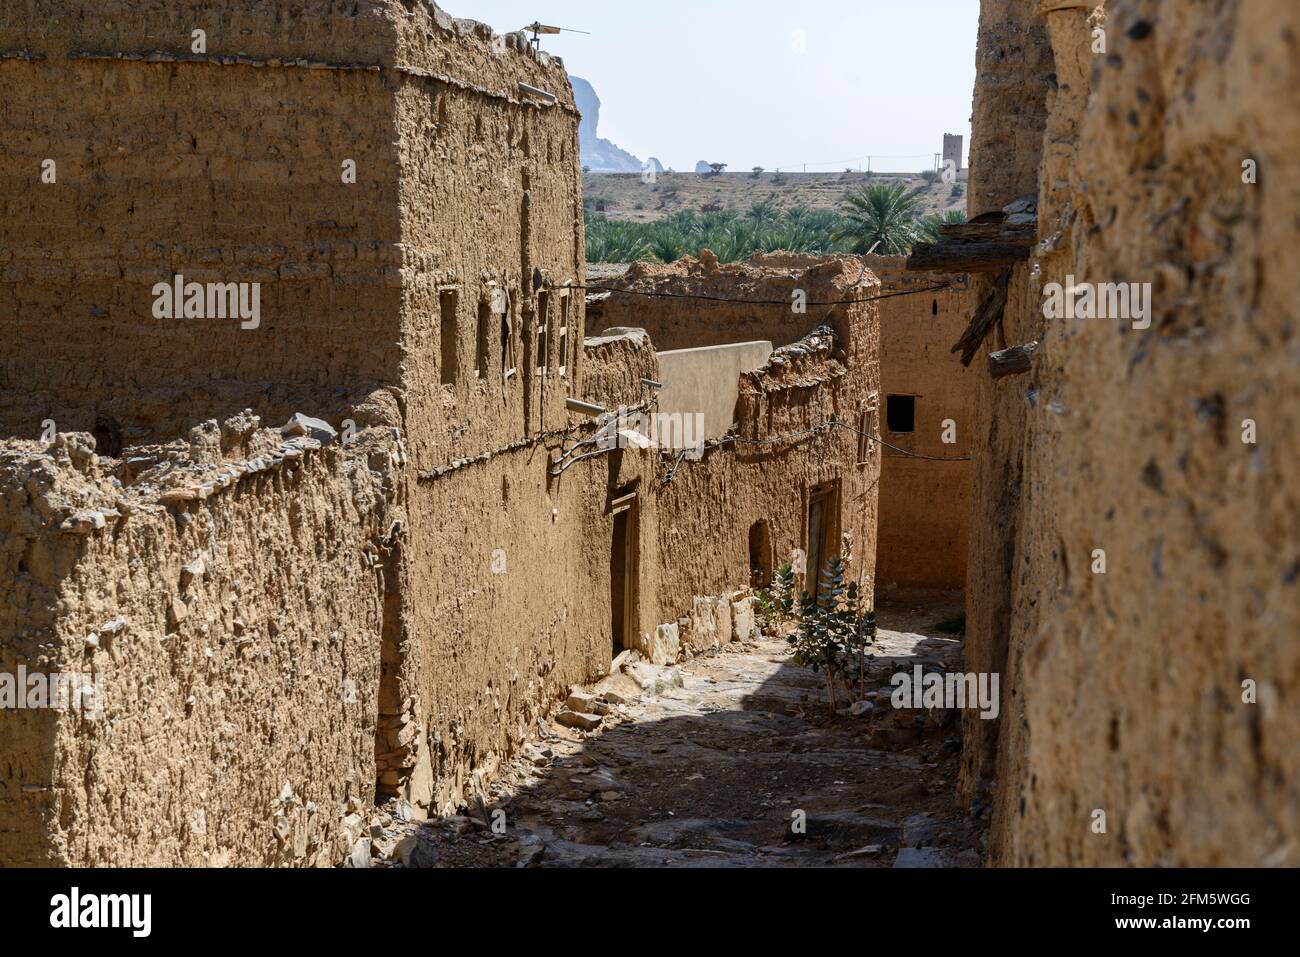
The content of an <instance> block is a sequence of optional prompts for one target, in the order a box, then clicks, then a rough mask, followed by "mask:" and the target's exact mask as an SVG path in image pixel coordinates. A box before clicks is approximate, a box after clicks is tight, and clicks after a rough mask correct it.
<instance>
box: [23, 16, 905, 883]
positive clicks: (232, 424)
mask: <svg viewBox="0 0 1300 957" xmlns="http://www.w3.org/2000/svg"><path fill="white" fill-rule="evenodd" d="M90 9H91V8H90V7H89V6H87V5H85V4H75V3H73V4H68V3H60V4H53V3H42V2H37V3H32V4H24V5H17V6H16V5H8V6H6V8H5V9H4V10H3V11H2V12H0V51H3V59H0V84H2V85H3V88H4V89H5V91H6V98H7V100H8V103H7V112H6V113H5V117H4V121H3V122H4V124H5V129H4V138H5V142H6V149H5V151H4V153H3V154H2V155H0V184H3V190H4V195H5V201H6V215H5V217H4V218H3V219H2V220H0V325H2V327H3V338H4V341H5V342H6V351H5V352H4V354H3V357H2V358H0V428H2V429H3V436H4V439H5V441H4V444H3V446H0V672H6V673H16V672H17V671H18V669H20V668H23V669H27V670H29V671H31V672H40V673H59V674H65V673H67V674H74V675H78V676H82V677H83V678H85V679H86V682H87V687H88V688H91V689H101V688H102V691H96V692H95V693H96V694H98V695H99V703H100V704H102V713H95V712H92V711H91V710H89V709H87V710H79V709H76V708H71V709H66V710H55V709H49V708H32V709H12V710H5V711H4V712H3V713H0V721H3V722H4V724H5V728H4V734H3V736H0V833H3V840H0V863H4V864H121V865H141V864H154V865H218V864H235V865H248V864H332V863H335V862H337V861H339V860H341V859H342V858H343V857H344V856H345V855H346V854H347V853H348V851H349V850H350V848H351V846H352V845H353V844H354V843H356V842H357V841H358V839H359V838H360V834H359V828H358V826H357V825H356V824H355V823H352V822H356V821H359V820H360V818H358V817H357V816H356V812H364V810H365V809H366V808H367V807H368V806H370V805H372V804H373V803H374V802H375V801H377V800H382V799H384V798H387V797H390V796H401V797H404V798H407V799H409V800H410V802H411V803H412V804H413V805H414V806H415V808H416V810H417V812H418V813H437V812H440V811H445V810H447V809H449V808H454V807H456V806H457V805H458V804H459V803H460V802H461V801H462V800H463V799H464V797H465V795H466V793H467V792H470V791H473V790H474V789H475V788H477V787H481V785H482V782H483V781H484V780H485V779H486V778H487V777H489V776H490V775H491V773H492V769H493V767H494V766H495V764H496V762H497V761H498V760H499V759H500V757H501V756H502V755H504V754H508V753H510V752H511V751H512V750H514V749H516V748H517V747H518V746H519V745H520V744H521V742H522V741H523V740H524V739H525V737H526V736H527V735H528V734H529V733H530V729H531V728H533V727H534V726H535V722H536V720H537V719H538V718H539V717H541V716H543V715H545V714H546V713H547V712H548V710H549V709H550V708H551V707H552V706H553V705H554V704H555V702H557V701H558V700H560V699H562V698H563V696H564V695H565V693H566V692H567V690H568V689H569V688H570V686H572V685H574V684H576V683H581V682H585V681H589V680H592V679H594V678H596V677H598V676H599V675H601V674H602V673H604V672H605V671H607V670H608V669H609V667H610V663H611V658H612V657H613V656H614V655H615V654H616V653H617V651H618V650H619V649H621V648H626V647H636V648H639V649H641V650H642V651H643V652H644V653H645V654H646V655H647V656H649V657H651V658H655V659H660V660H672V659H675V658H676V657H677V656H678V655H680V654H684V653H687V652H689V651H691V650H702V649H704V648H707V647H711V646H713V645H715V644H718V643H725V642H727V641H729V640H731V638H732V637H733V636H734V633H735V630H736V628H738V627H741V628H743V627H749V626H748V625H747V624H745V622H747V621H748V620H749V616H748V607H747V604H746V602H747V600H746V599H745V598H744V597H743V593H742V592H741V591H740V589H742V588H743V587H744V586H746V585H747V584H749V583H750V582H751V580H755V581H757V580H763V579H764V578H770V575H771V571H772V569H773V566H774V565H776V564H778V563H780V562H782V561H785V560H788V557H789V556H790V555H792V554H795V553H797V552H801V553H802V554H804V555H805V556H811V557H810V558H809V560H808V565H809V567H812V566H813V565H814V564H815V563H816V562H818V560H819V559H820V558H824V557H828V556H829V555H831V554H833V553H835V552H838V551H841V550H842V549H843V548H844V547H845V545H846V544H851V548H852V554H853V557H854V560H855V562H856V565H855V570H856V571H857V572H858V574H860V575H861V576H862V577H863V578H864V581H865V582H867V583H869V582H870V580H871V576H872V575H873V572H874V567H873V566H874V554H875V542H874V530H875V508H876V488H877V480H878V477H879V469H880V460H879V458H878V457H877V453H876V452H875V450H873V449H872V448H871V447H870V444H869V443H866V444H864V443H863V442H861V441H860V436H859V435H858V434H857V432H856V431H853V430H852V429H851V428H845V427H843V426H844V424H851V423H852V422H853V421H861V418H862V417H865V416H870V415H875V414H877V411H878V410H876V409H875V407H874V405H873V403H874V402H875V401H876V400H877V398H878V392H879V379H878V361H879V330H878V318H877V312H876V308H875V305H874V304H873V303H870V302H861V301H853V302H850V300H861V299H864V298H866V297H869V296H870V295H871V294H872V293H874V292H875V291H877V290H878V288H879V286H878V282H877V280H876V279H875V277H874V276H873V275H872V274H871V273H870V272H869V271H867V270H865V269H863V268H862V267H861V265H860V264H859V263H858V262H856V261H853V260H832V261H829V262H811V261H805V260H799V259H782V258H779V257H777V258H772V259H769V260H765V261H761V262H756V263H753V264H750V265H746V266H743V267H727V268H726V269H720V268H719V267H718V266H717V265H716V263H709V262H704V263H683V264H678V265H677V266H674V267H669V268H666V269H664V270H662V271H659V272H656V273H654V274H643V275H637V276H632V277H629V278H628V279H627V282H628V283H629V286H628V288H629V289H631V288H638V289H640V291H643V292H653V291H654V289H655V288H659V287H660V286H662V285H669V286H672V287H673V288H674V289H677V290H678V291H682V292H685V293H688V294H690V293H698V294H704V295H707V294H710V293H712V292H716V291H717V290H719V289H722V288H724V287H727V288H728V289H729V290H730V288H732V287H734V286H737V285H740V286H744V287H745V288H752V289H755V290H758V291H761V292H762V293H763V296H762V298H770V299H773V300H777V301H779V302H781V303H789V302H790V300H791V292H792V289H793V288H795V287H798V288H803V289H805V290H806V291H807V292H808V293H809V297H808V298H809V300H810V302H812V303H814V304H815V305H810V306H809V307H808V309H807V311H806V313H797V312H795V311H793V310H791V309H790V308H789V307H788V306H785V305H774V306H758V307H754V308H753V309H752V310H750V311H745V312H733V313H727V312H725V311H724V310H723V309H721V308H719V309H715V310H707V309H706V310H705V311H703V312H699V313H697V314H696V315H697V317H698V318H699V319H700V320H701V321H699V322H698V323H697V325H696V326H695V327H693V328H689V329H688V328H681V329H674V328H673V327H672V325H671V323H670V322H668V321H667V318H666V316H665V317H664V318H662V319H661V318H657V314H656V313H655V312H654V309H655V305H654V304H655V303H656V302H657V300H655V299H654V298H653V297H651V296H640V295H634V294H633V293H625V294H622V295H619V294H611V295H610V296H609V297H608V301H606V302H604V303H601V304H600V305H599V307H598V308H599V309H600V310H602V314H603V315H604V316H605V317H608V318H611V319H613V318H615V317H617V323H606V324H602V325H601V326H600V328H599V329H598V330H589V329H588V328H587V317H586V295H585V290H584V288H583V287H584V285H585V263H584V243H583V226H582V203H581V196H580V173H579V159H578V115H577V112H576V110H575V109H574V105H573V101H572V95H571V91H570V88H569V85H568V82H567V78H566V76H565V72H564V70H563V67H562V65H561V64H560V63H559V62H558V61H556V60H554V59H552V58H550V57H548V56H546V55H545V54H543V53H540V52H538V51H536V50H535V49H533V48H532V47H531V46H530V45H529V44H528V43H527V41H526V39H525V38H524V37H523V36H522V35H509V36H505V37H501V36H495V35H493V33H492V32H491V30H490V29H488V28H487V27H485V26H483V25H481V24H476V23H472V22H469V21H459V20H453V19H451V18H449V17H448V16H446V15H445V14H444V13H443V12H442V11H440V10H439V9H438V8H437V7H435V6H434V5H433V4H431V3H427V2H410V0H374V2H366V0H363V2H360V3H357V4H352V5H349V6H348V7H347V9H346V10H338V9H334V10H330V11H328V13H325V12H322V11H321V10H320V9H311V10H309V11H307V10H302V9H294V10H290V9H288V8H286V7H283V6H280V5H270V4H260V3H252V2H232V3H228V4H224V5H222V7H221V9H220V10H219V11H216V10H212V9H211V8H210V7H209V5H206V4H200V3H196V2H182V3H173V4H168V5H165V6H150V7H148V8H144V7H140V6H138V5H136V4H132V3H117V2H112V3H109V4H107V5H105V4H102V3H101V4H96V5H94V16H93V17H92V16H88V15H87V13H88V11H90ZM109 24H111V26H109ZM195 31H202V36H201V38H200V37H199V35H198V34H196V32H195ZM51 164H52V165H51ZM178 276H180V277H183V279H181V280H179V282H181V284H182V285H181V288H182V291H183V292H184V293H185V298H186V299H188V298H189V296H188V287H187V286H186V285H185V284H187V283H197V284H200V285H201V288H202V289H203V290H206V289H207V288H208V284H221V287H222V288H223V289H224V288H225V284H228V283H236V284H248V288H249V289H250V290H251V289H252V288H253V287H252V284H257V286H256V295H257V297H258V299H257V301H258V302H259V304H260V305H259V313H260V315H259V322H258V323H257V324H256V325H255V326H254V325H252V324H251V323H244V322H240V321H238V320H237V319H232V318H230V317H226V318H221V317H220V315H219V314H216V313H211V312H208V311H206V306H207V305H208V303H209V302H210V300H209V299H208V298H207V297H206V295H199V294H196V295H195V296H194V303H195V308H194V309H193V310H192V311H186V310H182V312H181V315H183V316H184V318H166V317H165V311H160V310H156V309H155V308H154V307H155V303H156V300H157V296H158V295H159V293H158V292H157V289H158V287H159V285H160V284H161V285H162V286H163V288H164V289H166V288H169V287H170V286H171V284H172V283H174V282H177V281H178V280H177V279H176V277H178ZM628 327H636V328H631V329H630V328H628ZM593 332H598V333H599V334H593ZM674 353H677V354H676V355H674ZM719 370H723V372H725V374H723V373H722V372H720V371H719ZM710 376H713V377H718V376H721V378H720V379H719V380H718V381H719V382H720V384H721V386H722V387H723V388H724V390H725V392H726V395H727V399H726V401H725V402H723V403H722V404H721V405H718V404H717V399H716V395H715V394H714V392H713V391H712V390H709V391H707V392H706V391H703V390H700V389H699V387H698V386H699V384H700V383H701V382H704V381H707V377H710ZM733 382H734V390H733V386H732V383H733ZM660 385H662V389H660ZM733 391H734V402H732V400H731V396H732V394H733ZM661 393H662V394H661ZM706 398H707V399H708V400H709V401H710V402H712V403H713V404H712V405H704V400H705V399H706ZM571 400H577V401H578V402H579V403H583V404H577V405H575V403H574V402H573V401H571ZM728 403H730V407H727V406H728ZM695 406H701V407H702V408H694V407H695ZM593 407H594V408H598V409H604V410H608V411H610V412H614V411H616V410H619V409H632V410H644V411H655V412H663V413H666V414H673V413H682V414H689V413H693V412H697V411H704V412H705V415H706V417H705V425H704V428H705V432H706V433H707V438H708V442H707V443H706V445H705V448H704V449H703V452H702V457H700V458H699V460H698V461H695V460H694V456H692V457H689V458H688V457H685V456H683V455H682V454H681V452H679V451H678V450H676V449H666V450H665V449H653V448H651V449H646V448H640V447H639V446H638V444H637V443H635V442H632V441H628V442H621V441H620V442H619V443H617V447H614V448H608V447H605V446H603V445H600V444H598V443H597V441H596V440H597V438H598V436H599V432H598V430H599V429H601V428H602V426H604V425H605V422H606V420H605V419H604V418H599V419H593V418H592V417H590V415H589V414H588V412H582V411H577V412H575V411H573V409H574V408H577V409H587V410H591V409H592V408H593ZM282 423H288V424H287V425H284V426H283V427H282ZM606 431H607V430H606ZM810 577H811V578H812V579H813V580H814V581H815V576H810ZM91 679H93V681H92V680H91ZM88 693H89V692H88Z"/></svg>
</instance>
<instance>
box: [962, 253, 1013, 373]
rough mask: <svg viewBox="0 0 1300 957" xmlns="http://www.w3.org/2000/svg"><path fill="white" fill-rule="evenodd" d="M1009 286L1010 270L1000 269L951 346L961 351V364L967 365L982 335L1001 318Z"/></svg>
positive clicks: (982, 337)
mask: <svg viewBox="0 0 1300 957" xmlns="http://www.w3.org/2000/svg"><path fill="white" fill-rule="evenodd" d="M1010 288H1011V270H1010V269H1004V270H1002V273H1001V275H999V276H998V278H997V281H996V282H995V283H994V284H993V291H992V292H991V293H989V295H988V298H986V299H985V300H984V301H983V302H982V303H980V307H979V308H978V309H976V310H975V315H974V317H973V318H972V319H971V321H970V325H969V326H967V327H966V331H965V332H964V333H962V337H961V338H960V339H959V340H957V344H956V345H955V346H953V347H952V351H953V352H960V353H961V364H962V365H964V366H969V365H970V364H971V361H972V360H973V359H974V358H975V353H977V352H979V348H980V346H981V345H983V343H984V337H985V336H987V335H988V334H989V330H990V329H992V328H993V326H994V324H996V323H997V322H998V321H999V320H1000V319H1001V318H1002V312H1003V310H1004V309H1006V307H1007V293H1008V291H1009V290H1010Z"/></svg>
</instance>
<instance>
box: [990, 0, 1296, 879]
mask: <svg viewBox="0 0 1300 957" xmlns="http://www.w3.org/2000/svg"><path fill="white" fill-rule="evenodd" d="M1106 8H1107V9H1106V12H1107V15H1108V24H1107V37H1108V45H1109V53H1108V55H1106V56H1103V57H1097V58H1095V59H1094V58H1092V57H1091V56H1089V55H1088V54H1087V53H1086V52H1085V51H1086V50H1087V48H1088V41H1089V37H1088V26H1087V24H1086V21H1085V20H1084V17H1083V14H1082V13H1079V12H1069V11H1062V12H1058V13H1052V14H1050V17H1049V20H1048V22H1049V24H1050V27H1051V33H1052V42H1053V46H1054V49H1055V52H1056V61H1057V70H1058V75H1060V76H1065V75H1068V76H1071V77H1074V78H1077V77H1079V76H1081V75H1083V76H1086V75H1087V74H1090V75H1091V81H1092V82H1091V95H1090V97H1089V98H1088V99H1087V100H1086V102H1082V101H1081V99H1076V98H1075V97H1067V96H1065V95H1062V96H1061V97H1058V98H1057V100H1056V101H1055V102H1054V103H1053V121H1052V124H1051V126H1050V127H1049V131H1053V130H1054V131H1057V133H1056V135H1057V136H1059V137H1060V138H1062V140H1063V141H1068V138H1069V137H1070V136H1071V133H1072V132H1074V135H1075V136H1076V137H1077V143H1078V144H1079V146H1078V149H1077V150H1065V149H1061V150H1054V149H1052V148H1051V147H1050V146H1049V149H1048V151H1047V156H1046V161H1045V165H1044V168H1043V171H1042V192H1041V194H1040V196H1041V200H1042V202H1041V203H1040V215H1041V214H1042V212H1043V210H1044V209H1045V208H1047V205H1048V203H1049V202H1052V206H1051V207H1050V208H1052V209H1053V211H1054V212H1053V218H1052V220H1050V221H1048V220H1044V221H1042V223H1041V232H1042V234H1043V235H1044V236H1045V237H1051V236H1053V235H1054V234H1056V233H1058V232H1059V233H1060V234H1061V236H1060V241H1061V246H1060V248H1061V249H1062V250H1063V256H1064V261H1054V260H1053V258H1052V257H1050V256H1049V257H1048V259H1047V260H1046V261H1045V262H1044V263H1043V264H1042V269H1043V275H1044V276H1048V275H1050V274H1052V273H1057V274H1059V273H1060V272H1062V271H1064V270H1065V269H1066V268H1067V267H1072V269H1071V271H1072V272H1073V273H1074V274H1075V275H1076V277H1077V278H1078V280H1079V281H1081V282H1082V281H1090V282H1151V283H1152V284H1153V302H1154V310H1153V312H1154V314H1153V324H1152V327H1151V328H1150V329H1148V330H1145V331H1142V330H1135V329H1133V328H1131V326H1130V324H1128V323H1123V322H1119V321H1116V320H1110V319H1106V320H1102V319H1098V320H1090V321H1089V320H1084V321H1064V320H1062V321H1056V322H1053V323H1051V324H1050V325H1049V328H1048V329H1047V330H1046V333H1047V335H1046V339H1045V343H1044V348H1045V353H1044V355H1043V357H1042V358H1043V362H1042V364H1041V365H1039V366H1037V368H1036V373H1035V382H1034V387H1035V388H1036V389H1037V390H1038V391H1039V393H1040V396H1041V400H1040V402H1039V404H1038V405H1037V406H1036V407H1035V408H1034V409H1033V410H1032V411H1031V413H1030V429H1031V432H1030V440H1029V444H1028V454H1027V457H1026V464H1025V484H1024V489H1025V493H1024V500H1023V506H1022V510H1021V517H1020V522H1019V525H1020V528H1019V541H1018V545H1017V560H1016V575H1015V584H1016V594H1015V612H1014V618H1013V622H1014V628H1013V632H1012V638H1011V646H1010V652H1011V655H1010V656H1011V663H1010V677H1011V680H1012V683H1013V693H1014V694H1016V696H1017V698H1018V699H1019V704H1018V707H1017V710H1016V711H1015V712H1013V713H1012V714H1010V715H1008V716H1007V718H1006V720H1010V721H1015V722H1017V723H1018V724H1019V732H1018V733H1017V734H1016V735H1015V736H1014V738H1010V739H1008V740H1007V741H1005V742H1004V743H1003V746H1002V750H1003V751H1004V752H1005V753H1004V754H1003V755H1000V758H1001V760H1000V770H999V775H1000V778H1001V779H1002V781H1003V789H1002V794H1001V799H1000V802H999V804H1000V806H999V807H998V808H997V809H995V810H996V813H995V817H994V838H995V841H994V845H995V854H996V857H995V859H996V860H998V861H999V862H1002V863H1008V864H1053V865H1062V864H1067V865H1076V864H1081V865H1122V864H1132V865H1137V866H1151V865H1165V866H1188V865H1196V866H1237V865H1258V864H1271V865H1291V866H1294V865H1295V864H1297V863H1298V862H1300V857H1298V856H1297V855H1298V854H1300V851H1298V850H1297V848H1300V834H1298V832H1300V801H1297V799H1296V792H1295V786H1296V785H1295V782H1296V780H1297V771H1298V770H1300V769H1298V768H1297V760H1298V755H1297V752H1296V749H1295V746H1294V745H1295V741H1296V739H1297V731H1298V730H1300V728H1298V726H1297V723H1298V721H1300V709H1297V707H1296V702H1295V698H1296V695H1297V694H1298V693H1300V691H1298V690H1297V688H1298V686H1300V651H1298V650H1297V646H1296V642H1295V635H1296V634H1297V633H1298V631H1300V628H1298V626H1300V602H1298V601H1297V599H1296V589H1297V587H1300V583H1298V581H1297V579H1298V578H1300V576H1298V575H1297V570H1298V569H1300V545H1298V544H1297V539H1296V529H1297V528H1300V514H1298V513H1300V504H1298V503H1297V499H1296V494H1295V482H1294V476H1295V474H1296V472H1297V467H1298V466H1300V453H1298V452H1297V446H1296V441H1295V435H1296V430H1297V422H1296V410H1297V409H1300V372H1298V371H1297V370H1298V369H1300V364H1298V363H1297V358H1298V357H1300V356H1298V349H1297V340H1296V326H1297V320H1298V319H1300V316H1298V315H1297V307H1296V304H1295V300H1294V286H1295V282H1294V277H1295V276H1296V275H1297V270H1298V269H1300V252H1298V250H1300V245H1298V244H1297V239H1298V237H1297V235H1296V233H1297V224H1296V220H1295V217H1294V210H1295V209H1296V208H1297V207H1298V206H1300V195H1297V193H1298V192H1300V187H1298V186H1297V183H1298V182H1300V168H1297V167H1298V166H1300V162H1298V161H1297V155H1298V152H1297V151H1298V149H1300V119H1298V118H1297V116H1296V113H1295V110H1294V91H1295V89H1296V86H1297V83H1298V82H1300V73H1298V68H1297V64H1298V63H1300V57H1297V50H1296V45H1297V37H1298V36H1300V11H1298V10H1297V9H1296V7H1295V6H1294V4H1290V3H1283V2H1254V3H1244V2H1225V3H1221V4H1218V5H1216V6H1214V7H1213V8H1210V7H1208V6H1206V5H1193V4H1186V3H1180V2H1162V0H1128V2H1124V0H1119V2H1114V3H1108V4H1107V5H1106ZM1081 61H1082V62H1081ZM1076 63H1079V64H1080V65H1079V66H1078V67H1076V66H1075V65H1074V64H1076ZM1058 114H1059V116H1058ZM1076 122H1077V127H1076V126H1075V124H1076ZM1075 131H1077V132H1075ZM1247 158H1251V159H1254V160H1256V161H1257V163H1258V168H1259V179H1258V182H1257V183H1256V184H1254V185H1247V184H1244V183H1243V182H1242V163H1243V160H1245V159H1247ZM1065 183H1068V184H1069V187H1068V190H1069V205H1070V206H1071V207H1072V208H1073V211H1072V212H1071V211H1070V210H1067V209H1066V203H1064V202H1062V200H1061V199H1060V197H1059V192H1060V191H1062V190H1063V189H1065V186H1064V184H1065ZM1054 193H1056V194H1058V195H1057V196H1054V195H1053V194H1054ZM1049 248H1050V244H1049ZM1246 419H1252V420H1254V421H1255V422H1256V423H1257V427H1258V430H1259V435H1258V442H1257V444H1254V445H1251V444H1246V443H1243V441H1242V434H1243V432H1242V426H1243V422H1244V421H1245V420H1246ZM1097 548H1103V549H1105V551H1106V558H1107V573H1106V574H1105V575H1094V574H1093V573H1092V564H1093V551H1094V549H1097ZM1245 679H1252V680H1254V681H1256V682H1257V683H1258V688H1259V691H1258V704H1256V705H1249V704H1244V703H1243V701H1242V682H1243V680H1245ZM1095 810H1104V811H1105V812H1106V814H1107V825H1108V826H1107V833H1106V834H1104V835H1102V834H1094V833H1093V832H1092V829H1091V828H1090V823H1091V815H1092V814H1093V812H1094V811H1095Z"/></svg>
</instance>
